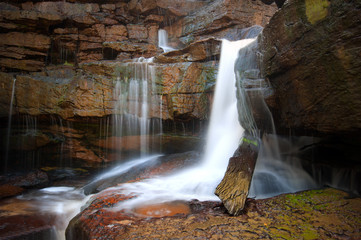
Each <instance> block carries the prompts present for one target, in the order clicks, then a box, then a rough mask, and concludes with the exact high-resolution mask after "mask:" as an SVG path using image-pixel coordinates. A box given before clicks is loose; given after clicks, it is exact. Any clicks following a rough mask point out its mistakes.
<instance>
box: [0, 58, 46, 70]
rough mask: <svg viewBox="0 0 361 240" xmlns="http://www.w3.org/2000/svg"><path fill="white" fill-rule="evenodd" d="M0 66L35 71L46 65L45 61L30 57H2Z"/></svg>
mask: <svg viewBox="0 0 361 240" xmlns="http://www.w3.org/2000/svg"><path fill="white" fill-rule="evenodd" d="M0 66H1V67H4V68H9V69H18V70H19V69H20V70H24V71H30V72H35V71H40V70H41V69H42V68H43V67H45V62H43V61H36V60H28V59H20V60H19V59H13V58H0Z"/></svg>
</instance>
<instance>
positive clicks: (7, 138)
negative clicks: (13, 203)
mask: <svg viewBox="0 0 361 240" xmlns="http://www.w3.org/2000/svg"><path fill="white" fill-rule="evenodd" d="M15 84H16V78H14V80H13V86H12V90H11V99H10V108H9V119H8V128H7V131H6V140H5V141H6V146H5V159H4V163H5V165H4V171H5V172H6V171H7V168H8V165H7V164H8V161H9V150H10V149H9V147H10V135H11V120H12V116H13V103H14V96H15Z"/></svg>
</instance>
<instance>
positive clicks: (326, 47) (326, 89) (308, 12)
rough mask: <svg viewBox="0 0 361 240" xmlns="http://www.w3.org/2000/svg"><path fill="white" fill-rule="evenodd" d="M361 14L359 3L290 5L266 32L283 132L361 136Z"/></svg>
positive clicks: (267, 63)
mask: <svg viewBox="0 0 361 240" xmlns="http://www.w3.org/2000/svg"><path fill="white" fill-rule="evenodd" d="M360 9H361V5H360V2H359V1H326V0H325V1H323V0H318V1H307V0H306V1H304V0H297V1H289V2H288V3H287V4H285V5H284V6H283V8H282V9H281V10H280V11H279V12H277V13H276V14H275V15H274V16H273V17H272V19H271V21H270V23H269V24H268V25H267V26H266V28H265V29H264V30H263V35H262V38H261V41H260V45H261V47H262V52H263V71H264V75H265V77H266V78H268V79H269V81H270V83H271V85H272V87H273V89H274V95H273V97H271V98H269V99H268V105H269V107H270V109H271V111H272V112H273V116H274V118H275V120H276V127H277V129H278V131H280V132H289V131H290V130H292V131H294V132H295V133H298V134H301V135H318V136H320V135H321V136H325V135H326V136H327V135H340V136H344V135H351V136H353V137H356V136H359V134H360V131H361V121H360V119H361V108H360V104H361V95H360V93H361V89H360V86H361V85H360V74H361V61H360V51H359V50H360V46H361V39H360V34H361V20H360V17H359V16H360V15H361V11H360Z"/></svg>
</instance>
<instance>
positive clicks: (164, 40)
mask: <svg viewBox="0 0 361 240" xmlns="http://www.w3.org/2000/svg"><path fill="white" fill-rule="evenodd" d="M158 46H159V47H160V48H161V49H163V51H164V52H170V51H173V50H174V48H172V47H170V46H169V45H168V33H167V31H166V30H164V29H159V30H158Z"/></svg>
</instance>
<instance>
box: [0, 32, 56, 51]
mask: <svg viewBox="0 0 361 240" xmlns="http://www.w3.org/2000/svg"><path fill="white" fill-rule="evenodd" d="M0 45H7V46H18V47H29V48H32V49H37V50H40V51H47V50H48V49H49V48H50V38H49V37H48V36H45V35H41V34H36V33H20V32H10V33H3V34H0Z"/></svg>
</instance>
